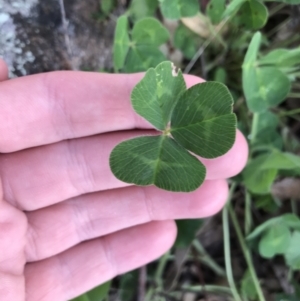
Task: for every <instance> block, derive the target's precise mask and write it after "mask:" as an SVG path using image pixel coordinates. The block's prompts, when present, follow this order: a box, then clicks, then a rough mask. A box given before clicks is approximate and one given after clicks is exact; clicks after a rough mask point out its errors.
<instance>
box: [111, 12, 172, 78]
mask: <svg viewBox="0 0 300 301" xmlns="http://www.w3.org/2000/svg"><path fill="white" fill-rule="evenodd" d="M168 39H169V32H168V31H167V29H166V28H165V27H164V26H163V25H162V24H161V23H160V22H159V21H158V20H156V19H154V18H150V17H149V18H144V19H141V20H139V21H138V22H136V23H135V24H134V26H133V29H132V30H131V31H129V29H128V18H127V17H125V16H122V17H120V18H119V19H118V21H117V26H116V30H115V39H114V49H113V54H114V66H115V69H116V70H122V71H124V72H128V73H131V72H139V71H145V70H147V69H148V68H150V67H154V66H156V65H157V64H159V63H160V62H162V61H164V60H165V56H164V55H163V53H162V52H161V51H160V50H159V49H158V47H159V46H160V45H162V44H164V43H165V42H166V41H167V40H168Z"/></svg>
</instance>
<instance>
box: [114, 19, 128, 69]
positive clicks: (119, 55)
mask: <svg viewBox="0 0 300 301" xmlns="http://www.w3.org/2000/svg"><path fill="white" fill-rule="evenodd" d="M129 45H130V40H129V34H128V19H127V18H126V17H125V16H122V17H120V18H119V19H118V21H117V26H116V29H115V39H114V48H113V56H114V58H113V60H114V65H115V68H116V69H117V70H119V69H121V68H122V67H123V66H124V63H125V59H126V55H127V53H128V51H129Z"/></svg>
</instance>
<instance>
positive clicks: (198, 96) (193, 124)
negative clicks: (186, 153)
mask: <svg viewBox="0 0 300 301" xmlns="http://www.w3.org/2000/svg"><path fill="white" fill-rule="evenodd" d="M232 105H233V99H232V97H231V95H230V93H229V91H228V89H227V88H226V87H225V86H224V85H223V84H221V83H217V82H208V83H203V84H198V85H195V86H193V87H192V88H190V89H188V90H187V91H186V92H185V93H183V94H182V95H181V97H180V98H179V100H178V102H177V105H176V106H175V109H174V112H173V115H172V118H171V134H172V136H173V137H174V138H175V139H176V141H178V142H179V143H180V144H181V145H183V146H184V147H185V148H186V149H188V150H190V151H192V152H194V153H195V154H197V155H199V156H201V157H204V158H215V157H218V156H221V155H223V154H225V153H226V152H227V151H228V150H229V149H230V148H231V147H232V145H233V142H234V140H235V133H236V132H235V124H236V117H235V115H234V114H233V113H232Z"/></svg>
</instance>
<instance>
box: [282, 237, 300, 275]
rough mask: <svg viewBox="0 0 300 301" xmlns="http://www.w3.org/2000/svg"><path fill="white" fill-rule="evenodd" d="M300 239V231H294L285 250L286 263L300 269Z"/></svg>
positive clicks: (294, 268)
mask: <svg viewBox="0 0 300 301" xmlns="http://www.w3.org/2000/svg"><path fill="white" fill-rule="evenodd" d="M299 241H300V231H294V232H293V234H292V237H291V240H290V243H289V245H288V248H287V249H286V250H285V254H284V257H285V260H286V263H287V264H288V265H289V266H290V267H291V268H292V269H293V270H300V249H299Z"/></svg>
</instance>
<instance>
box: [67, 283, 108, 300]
mask: <svg viewBox="0 0 300 301" xmlns="http://www.w3.org/2000/svg"><path fill="white" fill-rule="evenodd" d="M110 286H111V281H107V282H105V283H103V284H101V285H99V286H97V287H95V288H94V289H92V290H90V291H89V292H87V293H85V294H84V295H81V296H79V297H77V298H75V299H72V301H103V300H104V299H105V298H106V297H107V295H108V293H109V289H110Z"/></svg>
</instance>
